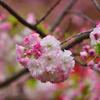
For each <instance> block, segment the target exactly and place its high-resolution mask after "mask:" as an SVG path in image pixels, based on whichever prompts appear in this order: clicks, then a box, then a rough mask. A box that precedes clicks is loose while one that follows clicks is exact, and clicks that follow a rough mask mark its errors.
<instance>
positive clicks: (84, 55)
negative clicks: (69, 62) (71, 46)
mask: <svg viewBox="0 0 100 100" xmlns="http://www.w3.org/2000/svg"><path fill="white" fill-rule="evenodd" d="M80 55H81V57H82V59H83V60H87V57H88V56H87V53H86V52H85V51H84V52H80Z"/></svg>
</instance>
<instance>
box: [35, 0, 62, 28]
mask: <svg viewBox="0 0 100 100" xmlns="http://www.w3.org/2000/svg"><path fill="white" fill-rule="evenodd" d="M60 1H61V0H58V1H57V2H56V3H55V4H54V5H53V6H52V7H51V8H50V9H49V11H48V12H47V13H46V14H45V15H44V16H43V17H41V18H40V19H39V20H38V21H37V22H36V24H35V26H36V25H38V24H39V23H40V22H41V21H43V20H44V19H45V18H46V17H47V16H48V15H49V14H50V13H51V11H52V10H53V9H54V8H55V7H56V6H57V5H58V4H59V3H60Z"/></svg>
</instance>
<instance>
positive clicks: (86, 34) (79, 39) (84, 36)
mask: <svg viewBox="0 0 100 100" xmlns="http://www.w3.org/2000/svg"><path fill="white" fill-rule="evenodd" d="M92 31H93V29H91V30H88V31H85V32H81V33H79V34H77V35H74V36H72V37H70V38H68V39H67V40H65V41H63V42H62V43H61V44H63V43H65V42H67V41H68V40H70V39H71V38H73V37H76V36H77V37H76V38H75V39H74V40H73V41H72V42H70V43H68V44H67V45H66V46H64V47H62V50H64V49H69V48H71V47H73V46H75V45H76V44H77V43H80V42H82V41H83V40H84V39H88V38H89V34H90V32H92Z"/></svg>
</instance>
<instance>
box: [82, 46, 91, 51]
mask: <svg viewBox="0 0 100 100" xmlns="http://www.w3.org/2000/svg"><path fill="white" fill-rule="evenodd" d="M89 48H90V46H89V45H85V46H84V47H83V49H84V50H85V51H86V52H87V53H88V52H89Z"/></svg>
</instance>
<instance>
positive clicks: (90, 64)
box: [87, 60, 94, 68]
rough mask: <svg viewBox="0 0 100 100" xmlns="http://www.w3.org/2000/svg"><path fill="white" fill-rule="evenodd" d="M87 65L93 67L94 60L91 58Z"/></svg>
mask: <svg viewBox="0 0 100 100" xmlns="http://www.w3.org/2000/svg"><path fill="white" fill-rule="evenodd" d="M87 66H89V67H90V68H93V67H94V62H93V60H91V61H90V62H88V63H87Z"/></svg>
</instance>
